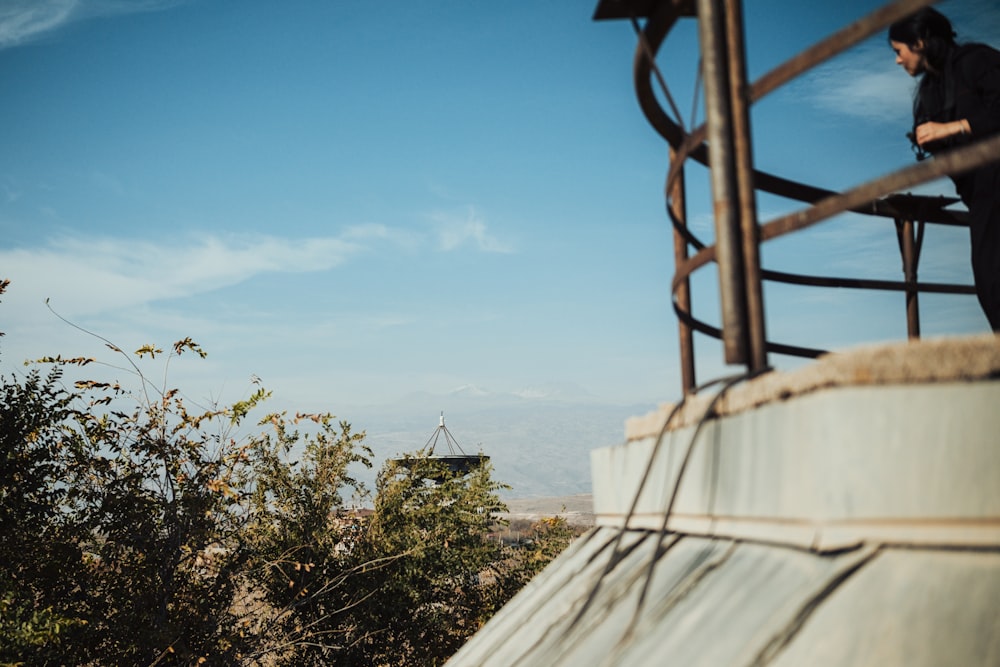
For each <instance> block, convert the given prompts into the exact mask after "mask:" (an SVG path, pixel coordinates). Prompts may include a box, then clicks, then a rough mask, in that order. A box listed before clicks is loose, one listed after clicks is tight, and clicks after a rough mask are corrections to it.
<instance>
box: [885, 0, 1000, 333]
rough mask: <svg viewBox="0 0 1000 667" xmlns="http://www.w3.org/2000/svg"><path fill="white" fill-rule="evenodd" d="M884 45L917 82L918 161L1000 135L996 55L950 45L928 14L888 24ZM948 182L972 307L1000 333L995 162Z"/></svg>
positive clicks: (937, 17)
mask: <svg viewBox="0 0 1000 667" xmlns="http://www.w3.org/2000/svg"><path fill="white" fill-rule="evenodd" d="M889 45H890V46H892V50H893V51H895V52H896V64H897V65H900V66H902V67H903V69H905V70H906V73H907V74H909V75H910V76H914V77H915V76H920V77H921V79H920V84H919V85H918V87H917V93H916V97H915V98H914V101H913V125H914V127H913V134H912V135H911V140H912V141H913V143H914V144H915V146H917V147H918V149H919V151H920V152H919V153H918V157H922V156H923V152H925V151H926V152H927V153H930V154H934V153H937V152H940V151H943V150H948V149H949V148H953V147H955V146H961V145H963V144H966V143H969V142H971V141H974V140H976V139H979V138H982V137H986V136H989V135H992V134H996V133H998V132H1000V51H997V50H996V49H993V48H991V47H989V46H986V45H985V44H971V43H970V44H957V43H956V42H955V33H954V32H953V30H952V27H951V22H950V21H949V20H948V19H947V17H945V16H944V15H943V14H941V13H940V12H938V11H937V10H935V9H932V8H930V7H927V8H924V9H921V10H920V11H918V12H916V13H914V14H912V15H911V16H909V17H907V18H905V19H903V20H901V21H898V22H896V23H894V24H892V26H891V27H890V28H889ZM997 158H998V160H1000V155H998V156H997ZM952 180H953V181H954V182H955V190H956V191H957V193H958V196H959V197H961V198H962V201H963V202H964V203H965V205H966V206H967V207H968V209H969V225H970V232H971V241H972V274H973V278H974V280H975V283H976V294H977V296H978V297H979V304H980V305H981V306H982V308H983V312H984V313H985V314H986V319H988V320H989V323H990V326H991V327H992V328H993V331H994V332H998V333H1000V161H998V162H994V163H991V164H989V165H987V166H985V167H981V168H979V169H976V170H974V171H971V172H966V173H962V174H955V175H953V176H952Z"/></svg>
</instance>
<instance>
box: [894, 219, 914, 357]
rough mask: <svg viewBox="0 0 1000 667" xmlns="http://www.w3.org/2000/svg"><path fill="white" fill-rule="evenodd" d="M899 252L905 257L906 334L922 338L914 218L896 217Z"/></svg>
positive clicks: (912, 337) (910, 336) (911, 337)
mask: <svg viewBox="0 0 1000 667" xmlns="http://www.w3.org/2000/svg"><path fill="white" fill-rule="evenodd" d="M896 233H897V234H898V235H899V252H900V254H901V255H902V258H903V281H904V282H905V283H906V335H907V337H908V338H910V339H915V338H920V302H919V299H920V292H919V290H918V288H917V262H918V261H919V260H918V257H917V244H916V240H915V239H914V225H913V220H910V219H906V218H904V219H899V218H896Z"/></svg>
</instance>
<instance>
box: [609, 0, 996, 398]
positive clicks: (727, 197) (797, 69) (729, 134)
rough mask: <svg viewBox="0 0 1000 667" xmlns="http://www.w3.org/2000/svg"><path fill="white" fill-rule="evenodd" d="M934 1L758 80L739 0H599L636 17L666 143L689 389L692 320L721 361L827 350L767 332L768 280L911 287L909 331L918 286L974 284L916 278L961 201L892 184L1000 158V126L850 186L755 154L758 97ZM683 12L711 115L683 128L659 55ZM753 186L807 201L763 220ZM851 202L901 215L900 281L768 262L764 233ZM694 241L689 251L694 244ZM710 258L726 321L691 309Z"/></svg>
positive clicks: (641, 76) (649, 107) (877, 18)
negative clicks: (796, 270) (794, 171)
mask: <svg viewBox="0 0 1000 667" xmlns="http://www.w3.org/2000/svg"><path fill="white" fill-rule="evenodd" d="M932 1H933V0H897V1H896V2H891V3H889V4H886V5H885V6H883V7H881V8H879V9H878V10H876V11H874V12H872V13H871V14H869V15H867V16H865V17H863V18H861V19H859V20H857V21H855V22H854V23H852V24H850V25H848V26H847V27H845V28H843V29H842V30H839V31H837V32H835V33H834V34H833V35H831V36H830V37H828V38H826V39H824V40H822V41H820V42H818V43H816V44H814V45H813V46H812V47H810V48H809V49H807V50H805V51H803V52H802V53H800V54H798V55H796V56H794V57H793V58H791V59H790V60H788V61H786V62H784V63H782V64H781V65H779V66H778V67H776V68H774V69H773V70H771V71H770V72H768V73H766V74H765V75H764V76H762V77H761V78H759V79H758V80H757V81H754V82H749V81H747V78H746V64H745V46H744V42H743V40H744V31H743V17H742V1H741V0H600V2H599V4H598V6H597V10H596V12H595V14H594V19H595V20H603V19H629V20H630V21H631V22H632V24H633V26H634V27H635V30H636V33H637V36H638V40H639V45H638V47H637V49H636V55H635V60H634V65H633V78H634V84H635V88H636V94H637V97H638V100H639V105H640V108H641V109H642V111H643V113H644V114H645V116H646V118H647V120H648V121H649V123H650V125H652V126H653V128H654V129H655V130H656V131H657V133H659V134H660V135H661V136H662V137H663V138H664V139H665V140H666V142H667V143H668V145H669V147H670V168H669V170H668V174H667V181H666V187H665V195H666V199H667V214H668V216H669V218H670V220H671V223H672V225H673V229H674V264H675V274H674V278H673V281H672V283H671V294H672V302H673V308H674V311H675V313H676V314H677V317H678V322H679V325H678V326H679V334H680V355H681V376H682V377H681V382H682V385H683V387H682V388H683V390H684V393H685V394H687V393H690V392H692V391H694V388H695V386H696V383H695V369H694V343H693V337H692V332H694V331H698V332H700V333H703V334H706V335H709V336H711V337H714V338H718V339H720V340H721V341H722V343H723V350H724V356H725V361H726V363H729V364H744V365H746V367H747V369H748V371H751V372H756V371H760V370H763V369H764V368H766V367H767V365H768V360H767V355H768V353H772V352H773V353H780V354H789V355H795V356H804V357H816V356H819V355H820V354H823V352H824V351H823V350H819V349H815V348H810V347H802V346H797V345H790V344H785V343H779V342H775V341H770V340H768V339H767V337H766V333H765V313H764V303H763V296H762V281H763V280H770V281H776V282H782V283H787V284H795V285H808V286H819V287H849V288H858V289H876V290H889V291H900V292H903V293H905V297H906V310H905V312H906V318H907V332H908V335H909V336H910V337H911V338H917V337H919V335H920V319H919V308H918V295H919V293H921V292H925V293H926V292H933V293H945V294H972V293H974V289H973V288H972V287H971V286H968V285H951V284H943V283H921V282H919V281H918V280H917V266H918V262H919V256H920V249H921V243H922V240H923V229H924V224H925V223H937V224H945V225H959V226H964V225H967V224H968V223H967V215H966V214H965V213H964V212H956V211H949V210H946V209H945V207H946V206H948V205H950V204H952V203H954V202H955V201H957V200H956V199H954V198H949V197H924V196H914V195H908V194H907V195H902V194H896V193H897V192H899V191H900V190H904V189H906V188H911V187H913V186H916V185H920V184H922V183H926V182H928V181H931V180H934V179H936V178H940V177H942V176H946V175H950V174H954V173H956V172H959V171H963V170H967V169H974V168H976V167H979V166H982V165H985V164H988V163H990V162H994V161H996V160H997V159H998V158H1000V136H996V137H992V138H987V139H984V140H980V141H978V142H976V143H973V144H971V145H968V146H966V147H963V148H961V149H957V150H954V151H951V152H949V153H947V154H944V155H940V156H938V157H936V158H935V159H933V160H927V161H924V162H919V163H917V164H914V165H912V166H909V167H906V168H904V169H900V170H898V171H896V172H893V173H891V174H888V175H886V176H883V177H881V178H878V179H875V180H873V181H869V182H867V183H864V184H862V185H859V186H857V187H855V188H852V189H849V190H847V191H844V192H834V191H831V190H826V189H823V188H819V187H816V186H813V185H809V184H806V183H801V182H797V181H794V180H790V179H787V178H783V177H781V176H777V175H775V174H771V173H767V172H764V171H760V170H757V169H755V168H754V165H753V161H752V150H751V139H752V133H751V128H750V122H749V108H750V105H751V104H753V103H755V102H757V101H759V100H760V99H761V98H763V97H764V96H766V95H767V94H769V93H771V92H773V91H774V90H776V89H778V88H779V87H781V86H782V85H784V84H786V83H788V82H789V81H792V80H793V79H794V78H795V77H797V76H800V75H802V74H804V73H806V72H808V71H809V70H810V69H812V68H814V67H816V66H817V65H819V64H821V63H823V62H824V61H826V60H828V59H829V58H831V57H833V56H835V55H837V54H839V53H842V52H844V51H846V50H847V49H849V48H851V47H852V46H854V45H855V44H857V43H859V42H860V41H862V40H864V39H867V38H868V37H870V36H872V35H874V34H876V33H878V32H879V31H882V30H884V29H886V28H887V27H888V26H889V25H890V24H891V23H893V22H895V21H897V20H899V19H901V18H904V17H906V16H908V15H909V14H911V13H913V12H914V11H916V10H918V9H920V8H921V7H924V6H926V5H929V4H931V3H932ZM684 17H692V18H695V19H696V20H697V21H698V36H699V42H700V44H701V54H700V55H701V74H702V76H703V79H704V90H705V102H704V108H705V119H706V122H705V123H704V124H702V125H700V126H698V127H694V128H691V129H690V130H688V129H686V128H685V127H684V123H683V121H682V119H681V118H680V114H679V113H678V111H677V108H676V104H675V103H674V101H673V98H672V97H671V95H670V92H669V89H668V88H667V86H666V82H665V80H664V77H663V75H662V73H661V72H660V70H659V68H658V67H657V64H656V54H657V53H658V51H659V49H660V46H661V45H662V44H663V41H664V40H665V39H666V37H667V35H668V34H669V33H670V31H671V29H672V28H673V27H674V26H675V25H676V24H677V22H678V21H679V20H680V19H681V18H684ZM640 19H643V20H644V21H645V23H644V25H640ZM655 85H659V87H660V91H661V93H662V94H663V96H664V97H665V98H666V100H667V101H668V106H669V107H670V110H671V113H668V112H667V111H666V110H665V109H664V108H663V107H662V106H661V104H660V102H659V100H658V98H657V95H656V90H655ZM689 159H691V160H694V161H695V162H698V163H700V164H702V165H704V166H706V167H708V168H709V171H710V180H711V186H712V200H713V201H712V210H713V214H714V219H715V243H714V244H711V245H710V244H706V243H704V242H702V241H701V240H700V239H698V238H697V236H695V234H693V233H692V231H691V230H690V229H689V228H688V226H687V219H686V218H687V213H686V201H685V199H686V198H685V186H684V165H685V162H686V161H687V160H689ZM757 191H760V192H766V193H769V194H774V195H778V196H781V197H784V198H786V199H789V200H792V201H798V202H801V203H803V204H807V206H806V207H805V208H803V209H801V210H798V211H795V212H793V213H790V214H788V215H783V216H781V217H778V218H776V219H774V220H770V221H767V222H765V223H760V222H759V221H758V220H757V207H756V201H755V196H756V195H755V193H756V192H757ZM845 212H854V213H860V214H864V215H869V216H875V217H881V218H888V219H891V220H893V221H894V222H895V225H896V230H897V236H898V239H899V246H900V254H901V258H902V261H903V274H904V279H903V280H902V281H886V280H868V279H857V278H835V277H821V276H807V275H801V274H792V273H786V272H781V271H773V270H768V269H765V268H763V267H761V265H760V253H759V246H760V244H761V243H762V242H766V241H769V240H771V239H775V238H778V237H780V236H783V235H785V234H789V233H792V232H795V231H799V230H802V229H805V228H807V227H810V226H812V225H815V224H817V223H819V222H822V221H824V220H827V219H829V218H831V217H833V216H835V215H837V214H840V213H845ZM692 249H693V251H694V254H690V253H689V251H690V250H692ZM708 263H715V264H716V265H717V268H718V272H719V289H720V304H721V309H722V313H721V316H722V317H721V319H722V327H721V328H718V327H714V326H712V325H709V324H707V323H706V322H704V321H702V320H699V319H697V318H695V317H694V315H693V312H692V305H691V291H690V276H691V274H692V273H693V272H694V271H696V270H698V269H700V268H702V267H704V266H705V265H706V264H708Z"/></svg>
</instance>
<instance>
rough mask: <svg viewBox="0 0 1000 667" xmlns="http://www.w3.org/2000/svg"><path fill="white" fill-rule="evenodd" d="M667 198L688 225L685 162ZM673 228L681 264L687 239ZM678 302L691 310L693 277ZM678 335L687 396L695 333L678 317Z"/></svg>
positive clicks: (692, 379) (679, 289)
mask: <svg viewBox="0 0 1000 667" xmlns="http://www.w3.org/2000/svg"><path fill="white" fill-rule="evenodd" d="M675 159H677V153H676V151H675V150H674V149H673V147H671V148H670V163H671V164H673V162H674V160H675ZM667 201H669V202H670V212H671V214H672V215H673V217H674V218H675V219H676V220H678V221H679V222H680V224H682V225H687V202H686V200H685V185H684V166H683V165H681V166H680V168H679V169H678V171H677V178H676V179H675V180H674V182H673V183H670V184H669V192H667ZM673 231H674V266H678V265H679V264H681V263H682V262H683V261H684V260H686V259H687V257H688V247H687V241H686V240H685V239H684V237H683V236H681V234H680V232H678V231H677V230H676V229H674V230H673ZM676 298H677V305H678V306H680V307H681V308H682V309H683V310H684V311H686V312H688V313H690V312H691V281H690V280H688V279H687V278H685V279H684V281H683V282H682V283H681V284H680V285H679V286H678V287H677V296H676ZM677 338H678V341H679V342H680V348H681V385H682V386H681V389H682V390H683V392H684V395H685V396H687V395H688V394H690V393H691V392H693V391H694V388H695V386H696V385H695V375H694V336H693V332H692V331H691V327H689V326H688V325H687V323H685V322H684V320H682V319H681V318H677Z"/></svg>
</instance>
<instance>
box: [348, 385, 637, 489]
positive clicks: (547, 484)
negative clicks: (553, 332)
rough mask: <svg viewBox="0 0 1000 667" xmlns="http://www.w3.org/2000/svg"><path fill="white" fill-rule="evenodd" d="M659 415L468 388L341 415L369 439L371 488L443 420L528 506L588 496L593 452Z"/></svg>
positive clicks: (561, 389)
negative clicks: (635, 419) (630, 421)
mask: <svg viewBox="0 0 1000 667" xmlns="http://www.w3.org/2000/svg"><path fill="white" fill-rule="evenodd" d="M654 407H655V405H653V404H630V405H609V404H606V403H603V402H601V401H599V400H598V399H596V398H594V397H593V396H591V395H589V394H587V393H586V392H585V391H583V390H580V389H578V388H575V387H572V386H542V387H533V388H528V389H524V390H522V391H518V392H515V393H493V392H490V391H487V390H484V389H481V388H479V387H475V386H472V385H467V386H464V387H460V388H458V389H456V390H454V391H452V392H449V393H447V394H431V393H427V392H417V393H412V394H409V395H407V396H405V397H403V398H400V399H399V400H397V401H394V402H392V403H390V404H387V405H383V406H365V407H356V408H352V409H349V410H342V411H341V416H342V417H343V418H344V419H347V420H348V421H349V422H351V424H352V427H353V429H354V430H355V431H360V430H364V431H365V432H366V434H367V437H366V440H365V441H366V444H367V445H368V446H369V447H371V448H372V450H373V452H374V454H375V461H374V465H375V470H373V471H371V472H370V473H369V472H367V471H362V472H359V473H358V476H359V477H360V478H361V479H362V481H364V482H365V483H366V484H368V485H369V486H370V487H374V479H375V473H376V472H377V469H378V468H380V467H381V465H382V463H383V462H384V461H385V459H387V458H394V457H396V456H398V455H400V454H404V453H410V452H414V451H416V450H418V449H420V448H421V447H423V446H424V445H425V444H427V443H428V441H429V439H430V438H432V436H433V435H434V434H435V432H436V430H437V428H438V423H439V417H440V414H441V413H442V412H443V413H444V417H445V424H446V426H447V428H448V431H449V432H450V433H451V435H452V436H453V437H454V438H455V440H456V441H457V443H458V446H459V447H460V448H461V450H462V451H463V452H464V453H466V454H477V453H480V452H482V453H483V454H486V455H487V456H489V457H490V460H491V462H492V464H493V467H494V479H495V480H497V481H499V482H503V483H505V484H508V485H509V486H511V487H512V488H511V489H510V491H508V492H506V493H505V494H504V497H505V498H530V497H548V496H571V495H575V494H586V493H590V490H591V481H590V480H591V478H590V451H591V450H592V449H595V448H598V447H606V446H609V445H615V444H618V443H621V442H623V441H624V432H625V420H626V419H627V418H628V417H631V416H634V415H639V414H644V413H646V412H649V411H650V410H652V409H653V408H654ZM446 447H447V445H446V444H445V443H444V440H443V438H442V439H439V440H438V443H437V449H436V450H435V453H437V454H448V453H449V452H448V451H446V449H442V448H446ZM456 453H457V452H456Z"/></svg>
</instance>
